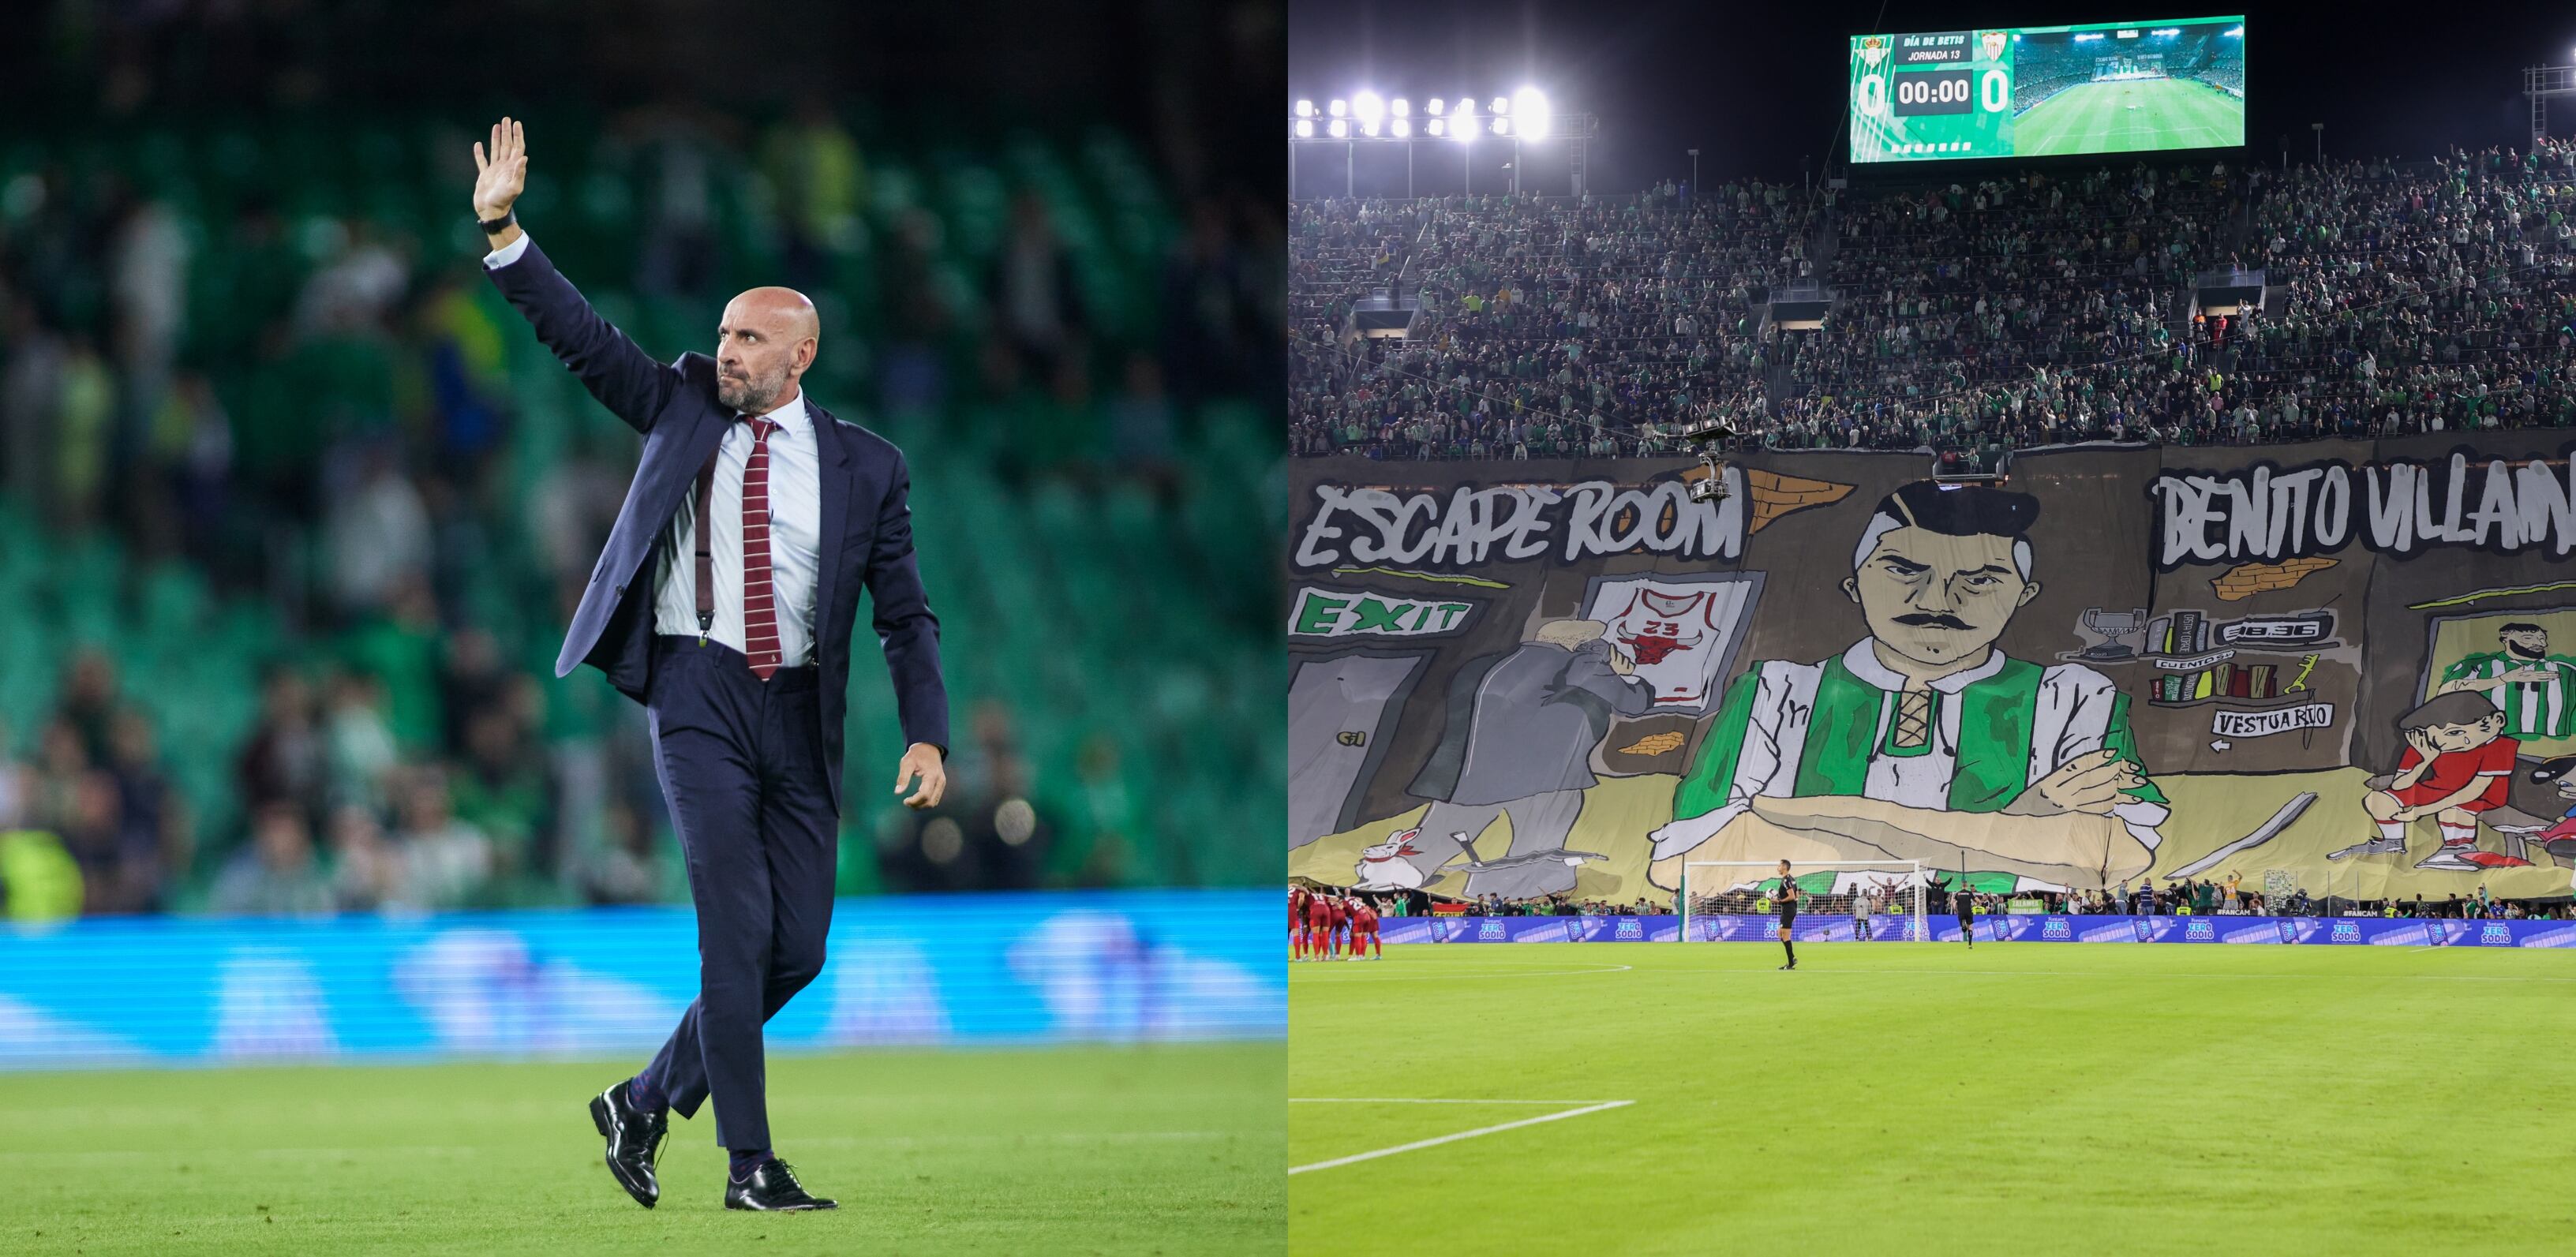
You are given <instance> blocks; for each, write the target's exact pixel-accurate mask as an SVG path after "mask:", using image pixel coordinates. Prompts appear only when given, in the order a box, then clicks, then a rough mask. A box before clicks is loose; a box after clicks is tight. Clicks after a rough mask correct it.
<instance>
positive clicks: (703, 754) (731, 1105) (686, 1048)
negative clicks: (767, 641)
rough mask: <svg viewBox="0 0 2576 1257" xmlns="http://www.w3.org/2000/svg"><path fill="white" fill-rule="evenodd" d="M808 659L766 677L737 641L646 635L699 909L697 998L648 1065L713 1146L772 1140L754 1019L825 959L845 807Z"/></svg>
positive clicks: (659, 728)
mask: <svg viewBox="0 0 2576 1257" xmlns="http://www.w3.org/2000/svg"><path fill="white" fill-rule="evenodd" d="M819 701H820V691H819V687H818V685H817V684H816V680H815V669H814V668H813V667H812V666H811V665H808V666H805V667H801V668H783V669H780V670H779V671H777V672H775V673H773V674H771V676H770V678H769V680H767V681H765V682H764V681H762V680H761V679H760V678H759V677H757V676H754V675H752V672H751V667H750V664H749V663H748V662H746V661H745V660H744V658H743V656H742V652H740V651H737V650H734V649H732V648H731V647H728V646H725V645H723V644H721V643H718V642H713V641H704V642H702V641H701V640H700V639H698V638H695V637H675V636H668V635H662V636H656V637H655V638H654V639H653V673H652V681H651V684H650V686H649V687H648V690H647V696H646V701H645V711H646V714H647V717H648V720H649V722H650V725H651V728H652V731H653V749H654V756H653V762H654V768H655V770H656V772H657V773H658V774H659V775H660V777H661V780H662V796H663V798H665V799H667V800H668V801H669V802H670V805H671V822H672V824H673V826H674V827H675V828H676V829H677V830H678V831H679V835H680V849H681V851H682V853H683V854H684V855H685V856H686V857H687V861H688V870H689V897H690V898H691V899H693V900H695V901H696V903H697V909H698V998H697V999H696V1000H694V1001H692V1002H691V1003H690V1005H689V1009H688V1011H687V1012H686V1013H684V1014H682V1015H681V1017H680V1025H679V1028H678V1029H676V1030H673V1031H672V1032H671V1037H670V1040H669V1041H668V1042H666V1043H664V1044H663V1045H662V1050H661V1051H660V1052H659V1053H658V1054H656V1055H655V1056H654V1058H653V1063H652V1065H651V1066H650V1067H648V1071H647V1072H648V1073H649V1075H650V1076H651V1078H652V1080H653V1082H654V1085H655V1086H656V1087H657V1088H659V1089H660V1090H661V1092H662V1093H663V1094H664V1095H665V1096H667V1097H669V1099H670V1102H671V1107H672V1108H673V1109H674V1110H677V1111H678V1113H679V1114H680V1116H682V1117H695V1116H697V1111H698V1106H699V1105H700V1104H703V1103H705V1101H706V1100H707V1098H708V1097H709V1096H710V1095H712V1096H713V1097H714V1098H715V1102H716V1142H717V1143H719V1144H721V1145H723V1146H724V1147H727V1148H766V1147H769V1146H770V1144H769V1103H768V1097H767V1083H766V1077H765V1068H764V1065H763V1054H762V1048H761V1026H762V1024H763V1023H765V1022H767V1021H768V1020H769V1019H770V1018H771V1017H772V1016H775V1015H776V1014H777V1012H778V1010H779V1009H781V1008H783V1007H785V1006H786V1004H787V1001H788V1000H789V999H791V998H794V996H795V994H796V993H797V992H798V991H801V990H803V989H805V984H806V983H809V982H811V981H813V980H814V975H815V974H817V973H820V972H821V971H822V969H823V939H824V935H825V934H826V933H827V932H829V930H830V929H831V925H832V883H833V877H834V874H835V871H836V870H835V863H836V859H837V857H838V854H839V843H838V837H839V818H838V817H837V816H836V815H835V814H834V811H833V808H832V797H831V790H830V786H829V784H828V783H827V782H826V781H825V780H824V767H823V751H822V747H821V725H820V720H819V717H818V716H817V714H816V712H817V704H818V702H819Z"/></svg>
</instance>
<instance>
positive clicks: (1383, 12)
mask: <svg viewBox="0 0 2576 1257" xmlns="http://www.w3.org/2000/svg"><path fill="white" fill-rule="evenodd" d="M1285 2H1286V4H1287V6H1288V88H1289V93H1290V97H1291V99H1292V100H1293V99H1294V98H1296V97H1298V96H1305V97H1310V98H1312V99H1313V100H1314V101H1315V102H1316V104H1317V106H1318V107H1319V108H1320V107H1321V106H1322V105H1323V104H1324V102H1325V101H1326V100H1327V99H1328V98H1330V97H1333V96H1348V95H1349V94H1350V93H1352V92H1354V91H1356V90H1358V89H1360V88H1362V87H1367V88H1372V89H1374V90H1376V91H1377V92H1378V93H1379V94H1380V95H1383V96H1390V97H1392V96H1396V95H1405V96H1409V97H1412V98H1414V99H1415V100H1417V101H1418V100H1420V99H1421V98H1423V97H1425V96H1427V95H1431V94H1435V93H1436V94H1439V95H1442V96H1446V97H1450V98H1453V99H1454V98H1455V97H1457V96H1459V95H1462V94H1473V95H1474V96H1476V97H1477V98H1478V99H1479V100H1484V99H1487V98H1490V97H1492V96H1495V95H1497V94H1509V93H1510V92H1511V91H1512V90H1513V89H1515V88H1517V87H1519V86H1522V85H1523V84H1528V85H1532V86H1536V87H1538V88H1540V89H1541V90H1544V91H1546V92H1547V93H1548V95H1549V98H1550V100H1551V101H1552V102H1553V104H1554V106H1555V108H1556V109H1557V110H1558V111H1559V112H1564V111H1569V110H1577V109H1588V110H1589V111H1591V112H1593V113H1596V114H1598V115H1600V117H1601V141H1600V143H1599V144H1597V145H1596V146H1595V147H1594V149H1593V154H1592V187H1593V189H1594V190H1596V191H1600V192H1623V191H1632V190H1634V189H1636V188H1638V187H1640V186H1643V185H1644V184H1647V183H1649V182H1653V181H1656V180H1661V179H1665V178H1687V177H1688V176H1689V174H1690V158H1689V157H1688V156H1687V155H1686V154H1685V152H1684V150H1686V149H1689V148H1694V147H1696V148H1698V149H1700V150H1701V156H1700V171H1701V177H1702V179H1703V180H1704V181H1710V182H1714V181H1716V180H1720V179H1725V178H1730V177H1738V176H1745V175H1759V176H1763V177H1768V178H1777V179H1788V180H1792V181H1794V180H1796V179H1797V178H1798V177H1799V175H1800V168H1799V160H1800V158H1801V157H1802V156H1804V157H1811V158H1812V159H1813V160H1814V163H1815V164H1814V169H1815V170H1816V172H1817V173H1818V174H1820V175H1821V174H1822V173H1823V171H1824V164H1825V161H1826V159H1827V155H1828V154H1829V153H1831V154H1832V161H1833V162H1834V164H1835V165H1836V166H1837V167H1839V165H1840V162H1841V156H1840V145H1839V143H1838V140H1839V138H1840V129H1841V127H1842V125H1843V116H1842V108H1843V93H1844V91H1845V83H1846V69H1847V60H1848V47H1849V42H1848V41H1849V37H1850V36H1852V35H1855V34H1865V33H1870V32H1873V31H1876V32H1886V33H1895V32H1903V31H1939V30H1959V29H1965V28H1971V27H1978V26H2010V25H2018V26H2041V25H2053V24H2061V23H2074V22H2097V21H2102V22H2116V21H2131V20H2137V21H2141V22H2145V21H2153V20H2161V19H2176V18H2193V17H2214V16H2223V15H2227V14H2230V13H2240V12H2241V13H2243V14H2244V15H2245V63H2246V68H2245V80H2246V95H2247V98H2248V105H2247V121H2246V129H2245V134H2246V144H2247V154H2248V156H2249V157H2250V158H2251V159H2254V160H2260V161H2265V162H2278V161H2279V160H2280V154H2281V148H2282V137H2283V136H2285V135H2286V136H2287V137H2288V146H2289V149H2290V153H2291V159H2292V160H2293V161H2298V160H2303V159H2304V156H2305V155H2307V154H2311V153H2313V152H2314V151H2315V145H2316V137H2315V135H2314V134H2313V133H2312V132H2311V131H2310V130H2309V127H2308V124H2309V123H2311V122H2323V123H2325V124H2326V132H2325V147H2326V152H2327V155H2328V156H2334V155H2337V154H2341V155H2344V156H2356V155H2361V154H2366V153H2378V154H2396V155H2404V156H2409V157H2424V156H2430V155H2431V154H2433V153H2434V152H2436V151H2439V150H2440V149H2442V148H2446V147H2447V146H2449V145H2451V144H2453V143H2458V144H2464V145H2469V146H2472V147H2476V146H2482V145H2488V144H2514V145H2520V144H2521V143H2523V142H2524V141H2525V140H2526V139H2527V138H2528V136H2529V125H2530V124H2529V118H2528V107H2527V106H2526V104H2525V103H2524V101H2523V98H2522V95H2521V88H2522V68H2523V67H2524V66H2527V65H2532V64H2537V63H2549V62H2554V63H2556V64H2560V65H2565V64H2568V63H2569V61H2570V60H2571V59H2576V6H2568V5H2563V4H2562V5H2543V4H2474V3H2473V4H2454V5H2415V6H2407V7H2406V8H2404V9H2383V8H2380V7H2378V6H2371V5H2320V4H2236V5H2229V4H2223V3H2213V4H2209V5H2204V6H2198V7H2194V6H2191V5H2179V6H2145V5H2141V6H2136V7H2135V8H2130V7H2123V6H2118V5H2111V4H2104V5H2101V6H2098V7H2097V6H2092V5H2085V6H2080V7H2069V6H2065V5H2059V4H2047V3H2039V2H2037V0H2020V2H2018V3H2003V4H1960V5H1926V4H1919V3H1907V2H1906V0H1887V3H1886V4H1885V5H1884V6H1883V11H1884V13H1885V16H1884V17H1880V16H1878V15H1879V14H1880V13H1881V12H1882V6H1881V4H1880V3H1879V0H1861V2H1859V3H1854V2H1852V0H1789V2H1786V3H1767V4H1740V5H1739V4H1724V3H1706V2H1701V3H1687V2H1681V0H1583V2H1580V3H1568V2H1566V0H1517V2H1514V0H1501V2H1496V0H1285ZM2382 14H2385V15H2386V16H2379V15H2382ZM1286 104H1287V102H1282V108H1281V110H1280V114H1279V116H1280V118H1281V119H1282V121H1283V124H1284V121H1285V118H1286V113H1287V110H1286V108H1285V106H1286ZM2551 119H2552V124H2553V129H2554V130H2555V131H2557V132H2558V133H2559V134H2562V135H2576V99H2571V100H2567V101H2564V102H2562V103H2560V104H2558V105H2557V106H2555V107H2554V108H2553V112H2552V114H2551ZM1282 134H1283V135H1284V131H1283V132H1282ZM1476 148H1477V151H1476V153H1475V154H1473V155H1472V157H1470V156H1468V155H1464V154H1460V153H1458V152H1457V151H1456V146H1455V145H1441V146H1438V148H1437V149H1434V148H1431V147H1428V146H1423V147H1420V148H1418V149H1417V152H1416V153H1415V162H1416V164H1417V174H1418V177H1419V178H1420V179H1421V183H1420V184H1419V185H1418V186H1419V188H1420V190H1421V191H1422V192H1423V193H1424V194H1426V195H1428V194H1431V193H1433V192H1435V191H1456V190H1457V188H1456V187H1455V186H1454V184H1455V183H1456V181H1457V180H1459V179H1460V178H1461V177H1462V165H1463V163H1464V162H1465V161H1468V160H1473V161H1475V162H1476V163H1477V165H1476V168H1475V171H1474V175H1473V177H1474V179H1475V183H1476V188H1477V190H1479V191H1485V190H1499V188H1500V187H1501V181H1502V180H1503V179H1504V178H1506V177H1507V176H1505V175H1504V174H1503V173H1502V163H1503V162H1506V161H1509V160H1510V154H1509V153H1508V151H1506V149H1505V148H1504V147H1503V146H1499V145H1495V144H1493V143H1492V142H1491V141H1486V142H1481V143H1479V144H1478V145H1477V146H1476ZM1297 160H1298V161H1299V163H1301V168H1300V174H1299V181H1300V182H1299V187H1300V191H1301V193H1302V194H1304V195H1314V194H1316V193H1317V192H1318V191H1319V190H1321V189H1318V187H1317V186H1316V185H1315V184H1314V183H1313V182H1312V181H1313V180H1314V179H1315V178H1316V177H1317V172H1318V171H1319V170H1328V171H1329V179H1330V180H1331V181H1334V182H1338V181H1339V179H1340V177H1341V174H1342V166H1343V159H1342V152H1341V150H1340V149H1339V148H1324V147H1311V146H1310V147H1306V148H1304V149H1302V150H1301V151H1300V153H1299V154H1298V157H1297ZM2064 160H2075V159H2064ZM2081 160H2086V161H2098V160H2101V159H2098V158H2094V159H2081ZM1360 161H1361V162H1362V163H1363V164H1362V165H1361V167H1360V172H1361V173H1360V178H1361V179H1362V180H1369V179H1379V178H1383V179H1392V180H1396V181H1399V183H1400V180H1401V179H1402V177H1403V171H1404V159H1403V157H1402V155H1401V152H1400V150H1396V149H1394V148H1393V146H1387V147H1386V148H1385V149H1384V150H1381V151H1372V150H1370V149H1367V148H1363V149H1362V150H1361V155H1360ZM1372 161H1375V162H1376V163H1378V164H1377V165H1374V166H1372V165H1370V164H1368V163H1370V162H1372ZM1388 162H1391V163H1392V164H1391V166H1390V165H1387V164H1386V163H1388ZM1932 165H1934V164H1931V163H1927V164H1926V165H1925V166H1920V167H1916V168H1915V169H1929V168H1930V167H1931V166H1932ZM1880 169H1886V167H1881V168H1880ZM1525 172H1526V174H1527V175H1528V176H1529V178H1530V180H1531V182H1532V184H1533V190H1541V191H1554V192H1562V191H1564V190H1565V188H1564V186H1563V177H1562V175H1561V174H1557V173H1555V171H1554V170H1552V169H1551V167H1550V163H1549V160H1548V159H1543V158H1539V157H1535V156H1533V157H1529V158H1527V159H1526V165H1525ZM1435 177H1436V178H1446V179H1447V180H1449V181H1450V182H1451V184H1452V185H1453V186H1448V187H1445V188H1443V187H1437V186H1434V179H1435ZM1548 182H1553V183H1554V184H1555V185H1556V186H1553V187H1539V186H1536V185H1539V184H1543V183H1548ZM1329 190H1331V191H1335V192H1338V191H1339V188H1338V187H1334V188H1331V189H1329ZM1364 190H1365V189H1364Z"/></svg>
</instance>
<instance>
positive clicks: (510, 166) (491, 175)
mask: <svg viewBox="0 0 2576 1257" xmlns="http://www.w3.org/2000/svg"><path fill="white" fill-rule="evenodd" d="M527 186H528V132H527V128H526V127H524V126H522V125H521V124H520V123H519V122H518V121H517V120H515V119H511V118H503V119H501V120H500V121H499V122H496V123H494V124H492V137H491V140H490V141H489V147H488V148H487V147H486V146H485V145H483V144H477V145H475V146H474V217H475V218H476V219H477V220H478V221H481V222H487V223H488V222H490V221H492V220H493V219H495V218H499V217H500V216H502V215H504V214H507V213H509V212H510V206H511V205H512V204H514V203H516V202H517V201H518V199H519V193H520V192H522V191H525V190H526V189H527Z"/></svg>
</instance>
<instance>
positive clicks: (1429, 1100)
mask: <svg viewBox="0 0 2576 1257" xmlns="http://www.w3.org/2000/svg"><path fill="white" fill-rule="evenodd" d="M1288 1102H1289V1103H1290V1104H1559V1105H1566V1106H1572V1105H1577V1104H1607V1103H1610V1101H1607V1100H1469V1099H1463V1098H1459V1097H1455V1096H1434V1097H1424V1096H1409V1097H1403V1098H1395V1099H1371V1098H1366V1097H1359V1096H1290V1097H1288ZM1618 1103H1621V1104H1626V1103H1628V1102H1627V1101H1625V1100H1621V1101H1618Z"/></svg>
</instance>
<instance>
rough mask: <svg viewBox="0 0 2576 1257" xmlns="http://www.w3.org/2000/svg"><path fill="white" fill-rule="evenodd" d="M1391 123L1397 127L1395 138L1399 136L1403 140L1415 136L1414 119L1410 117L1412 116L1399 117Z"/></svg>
mask: <svg viewBox="0 0 2576 1257" xmlns="http://www.w3.org/2000/svg"><path fill="white" fill-rule="evenodd" d="M1389 125H1391V126H1393V127H1394V128H1395V138H1397V139H1399V140H1403V139H1411V138H1412V136H1413V120H1412V119H1410V118H1398V119H1396V120H1395V121H1394V122H1393V123H1391V124H1389Z"/></svg>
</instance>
